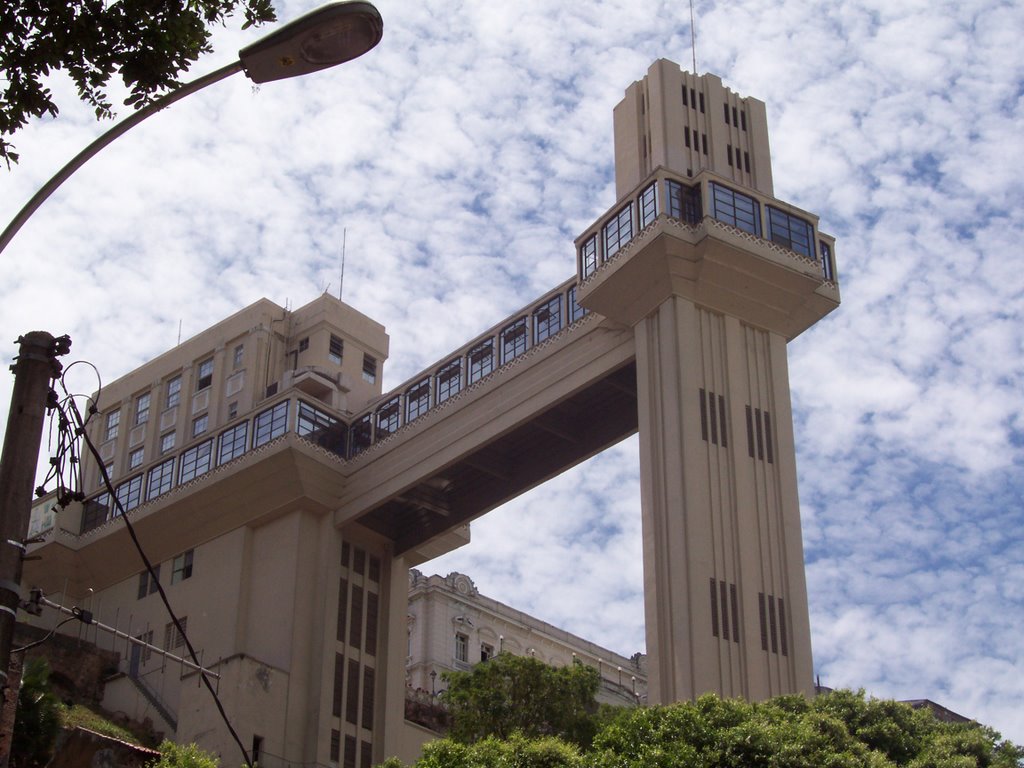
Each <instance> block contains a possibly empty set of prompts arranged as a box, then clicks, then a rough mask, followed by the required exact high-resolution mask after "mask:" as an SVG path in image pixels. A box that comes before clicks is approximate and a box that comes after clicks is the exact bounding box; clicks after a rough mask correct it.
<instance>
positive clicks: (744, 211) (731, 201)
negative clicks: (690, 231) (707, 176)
mask: <svg viewBox="0 0 1024 768" xmlns="http://www.w3.org/2000/svg"><path fill="white" fill-rule="evenodd" d="M711 215H712V216H714V217H715V218H716V219H718V220H719V221H723V222H725V223H726V224H731V225H732V226H734V227H736V228H738V229H742V230H743V231H744V232H749V233H750V234H752V235H755V236H757V237H760V236H761V206H760V204H759V203H758V202H757V201H756V200H754V198H752V197H750V196H749V195H744V194H743V193H741V192H736V191H735V190H732V189H729V188H728V187H723V186H722V185H721V184H716V183H714V182H711Z"/></svg>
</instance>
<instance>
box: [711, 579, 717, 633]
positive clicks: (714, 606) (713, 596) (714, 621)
mask: <svg viewBox="0 0 1024 768" xmlns="http://www.w3.org/2000/svg"><path fill="white" fill-rule="evenodd" d="M710 582H711V634H712V635H714V636H715V637H718V636H719V635H718V593H717V591H716V590H715V580H714V578H712V579H710Z"/></svg>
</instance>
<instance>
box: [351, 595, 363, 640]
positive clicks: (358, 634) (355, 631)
mask: <svg viewBox="0 0 1024 768" xmlns="http://www.w3.org/2000/svg"><path fill="white" fill-rule="evenodd" d="M362 641H363V588H362V587H358V586H353V587H352V620H351V621H350V622H349V633H348V644H349V645H351V646H352V647H353V648H359V647H361V646H362Z"/></svg>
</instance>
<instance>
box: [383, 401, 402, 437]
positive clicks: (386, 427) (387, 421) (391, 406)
mask: <svg viewBox="0 0 1024 768" xmlns="http://www.w3.org/2000/svg"><path fill="white" fill-rule="evenodd" d="M401 416H402V398H401V396H399V395H395V396H394V397H392V398H391V399H390V400H388V401H387V402H386V403H384V405H382V406H381V407H380V408H378V409H377V439H378V440H379V439H381V438H383V437H387V436H388V435H390V434H391V433H392V432H394V431H396V430H397V429H398V428H399V427H400V426H401V425H402V424H401Z"/></svg>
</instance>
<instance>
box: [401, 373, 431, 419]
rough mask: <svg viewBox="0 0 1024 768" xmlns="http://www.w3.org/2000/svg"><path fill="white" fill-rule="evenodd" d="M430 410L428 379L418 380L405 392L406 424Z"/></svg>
mask: <svg viewBox="0 0 1024 768" xmlns="http://www.w3.org/2000/svg"><path fill="white" fill-rule="evenodd" d="M429 408H430V379H429V378H426V379H420V380H419V381H417V382H416V383H415V384H413V385H412V386H411V387H409V388H408V389H407V390H406V391H405V421H406V423H408V422H410V421H412V420H413V419H415V418H418V417H420V416H422V415H423V414H424V413H426V412H427V409H429Z"/></svg>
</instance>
